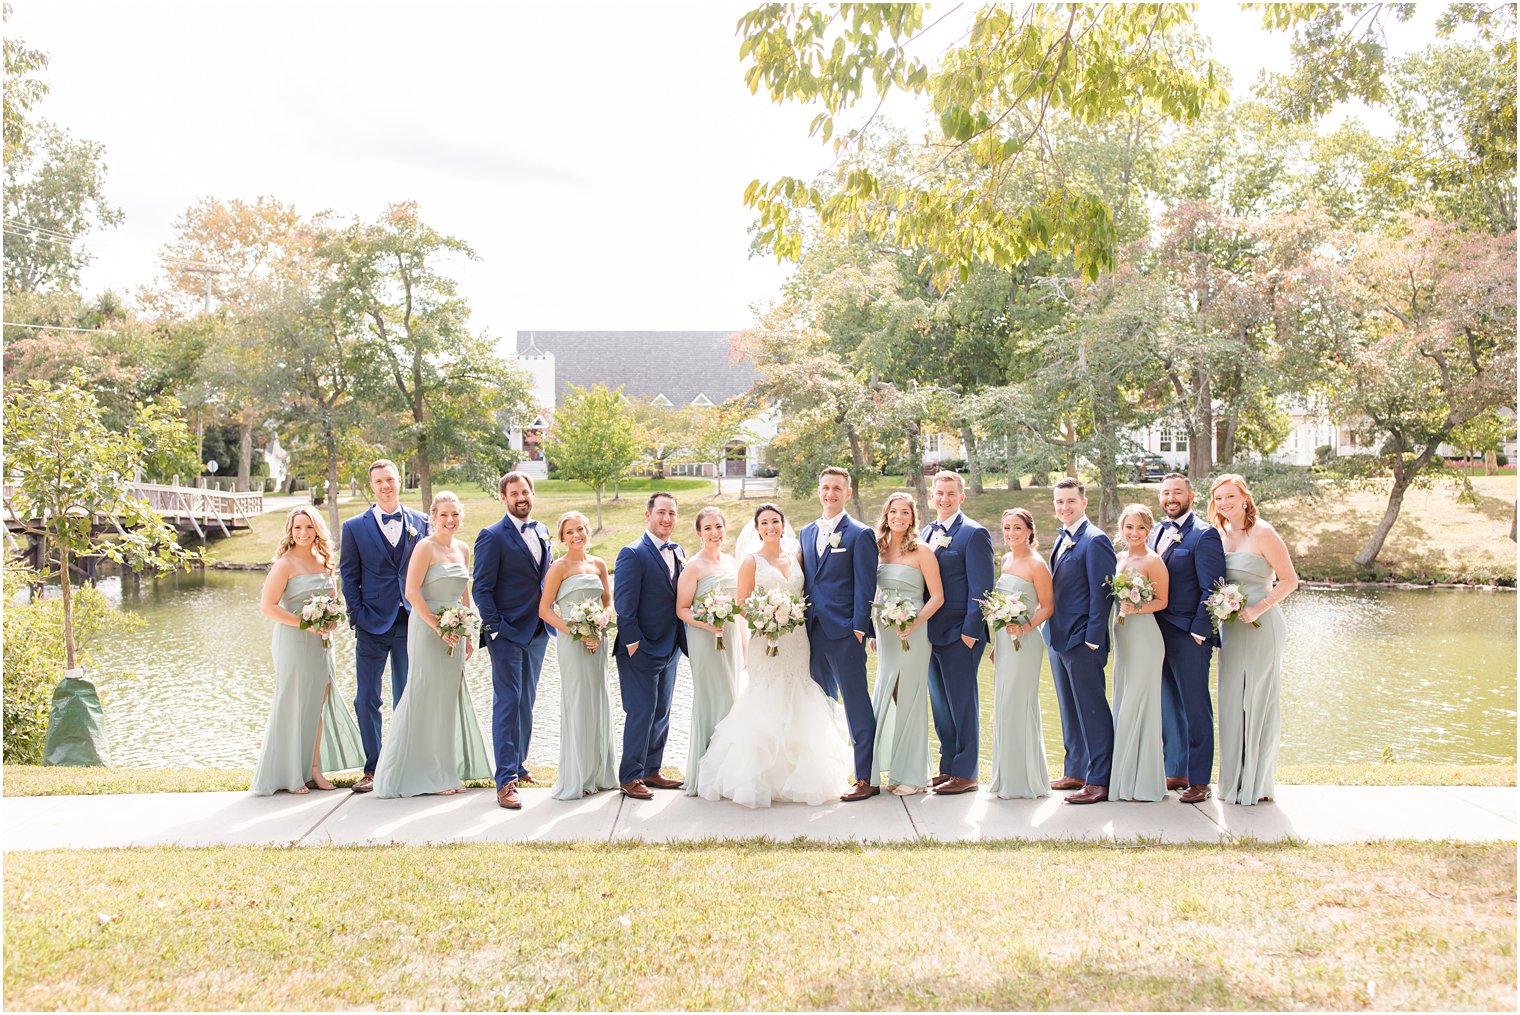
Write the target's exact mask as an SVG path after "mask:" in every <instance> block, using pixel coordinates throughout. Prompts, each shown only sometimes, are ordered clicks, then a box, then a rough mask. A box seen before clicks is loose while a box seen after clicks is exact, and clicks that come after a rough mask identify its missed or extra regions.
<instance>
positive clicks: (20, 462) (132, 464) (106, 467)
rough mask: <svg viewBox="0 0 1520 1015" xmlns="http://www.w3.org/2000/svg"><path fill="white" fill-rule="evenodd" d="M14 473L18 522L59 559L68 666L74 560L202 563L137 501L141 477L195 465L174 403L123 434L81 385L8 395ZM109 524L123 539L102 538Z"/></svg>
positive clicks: (142, 415)
mask: <svg viewBox="0 0 1520 1015" xmlns="http://www.w3.org/2000/svg"><path fill="white" fill-rule="evenodd" d="M5 409H6V412H5V448H6V468H7V470H8V472H9V473H10V475H11V476H12V477H13V480H14V482H15V484H16V493H15V496H14V498H13V501H14V503H15V506H16V511H17V513H18V514H19V515H20V516H21V517H23V518H26V519H28V522H27V525H28V529H27V531H28V532H29V534H32V535H35V536H39V537H41V538H42V539H44V540H45V541H46V542H47V544H48V545H49V546H50V548H51V549H52V550H54V551H56V552H57V554H58V580H59V585H60V587H61V589H62V593H63V597H62V598H63V638H64V649H65V653H64V659H65V663H66V664H67V667H68V668H69V669H73V668H74V667H75V666H76V665H77V659H78V656H77V652H76V631H75V626H74V613H73V602H74V587H73V581H72V578H71V575H70V564H71V562H72V560H73V559H74V558H77V557H84V556H105V557H109V558H110V559H112V560H115V561H118V562H120V563H126V564H129V565H130V566H132V567H134V568H136V569H138V570H148V571H153V572H162V571H170V570H175V569H177V568H182V567H188V566H189V565H190V564H192V563H194V562H196V561H198V560H200V559H201V557H200V554H199V553H197V552H194V551H189V550H186V549H184V548H183V547H181V546H180V545H179V543H178V541H177V539H176V536H175V533H174V530H173V529H171V528H170V527H169V526H168V525H166V524H165V523H164V521H163V520H162V519H161V518H159V517H158V515H157V514H156V513H155V512H154V511H153V509H152V508H151V507H150V506H149V505H148V503H147V502H146V501H143V500H141V499H139V498H138V497H136V496H135V495H134V494H133V493H132V481H133V477H134V476H136V475H137V474H138V473H139V472H143V471H148V470H163V469H166V468H172V467H173V465H174V463H175V462H180V463H184V462H187V461H193V460H194V454H195V452H194V449H193V445H192V442H191V439H190V435H189V433H187V432H186V430H185V424H184V421H183V420H182V419H181V417H180V407H179V404H178V403H177V402H175V401H174V400H172V399H166V400H164V401H162V402H159V403H155V404H149V405H144V406H142V407H140V409H139V410H138V413H137V418H136V420H135V421H134V423H133V425H132V426H131V427H130V428H128V429H127V430H125V431H123V432H113V431H111V430H108V429H107V428H106V427H105V426H104V425H103V424H102V423H101V421H100V406H99V404H98V403H97V402H96V400H95V396H94V395H93V394H91V393H90V392H89V391H87V390H85V389H83V388H82V387H80V386H79V383H78V381H77V379H76V380H75V381H73V382H65V383H60V384H49V383H47V382H45V381H31V382H29V383H27V384H25V385H23V386H21V387H19V388H12V389H11V390H10V391H7V392H6V398H5ZM102 519H103V520H104V521H105V522H106V524H107V525H109V526H110V528H111V529H112V530H114V532H109V531H101V530H100V527H99V525H98V523H99V521H100V520H102Z"/></svg>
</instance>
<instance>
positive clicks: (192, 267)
mask: <svg viewBox="0 0 1520 1015" xmlns="http://www.w3.org/2000/svg"><path fill="white" fill-rule="evenodd" d="M169 263H170V264H171V265H173V266H174V267H176V268H178V269H179V270H180V271H183V272H188V273H190V274H198V275H204V276H206V302H205V304H204V305H203V306H202V308H201V309H202V311H203V312H205V313H208V314H209V313H211V276H212V275H225V274H226V273H227V269H226V268H221V267H218V266H217V265H214V264H207V263H206V262H205V261H188V260H185V259H184V258H178V257H176V258H172V259H170V261H169Z"/></svg>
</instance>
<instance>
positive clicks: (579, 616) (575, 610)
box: [565, 599, 617, 652]
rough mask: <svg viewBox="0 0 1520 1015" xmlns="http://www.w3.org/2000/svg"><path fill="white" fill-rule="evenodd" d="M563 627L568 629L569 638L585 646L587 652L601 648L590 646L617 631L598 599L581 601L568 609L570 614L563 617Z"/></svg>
mask: <svg viewBox="0 0 1520 1015" xmlns="http://www.w3.org/2000/svg"><path fill="white" fill-rule="evenodd" d="M565 626H566V627H568V628H569V629H570V637H572V638H575V639H576V640H577V641H579V642H580V643H581V644H582V645H585V646H586V651H587V652H595V651H596V648H600V647H601V646H600V645H597V646H596V648H593V647H592V645H593V644H595V643H597V642H600V641H602V640H603V639H604V638H606V637H607V636H608V635H610V634H611V633H612V632H614V631H616V630H617V625H615V624H614V623H613V622H612V617H611V616H610V615H608V613H607V611H606V610H605V609H603V607H602V601H601V600H600V599H582V600H581V601H580V602H578V603H576V604H575V605H574V606H572V607H570V613H569V614H568V615H567V616H566V617H565Z"/></svg>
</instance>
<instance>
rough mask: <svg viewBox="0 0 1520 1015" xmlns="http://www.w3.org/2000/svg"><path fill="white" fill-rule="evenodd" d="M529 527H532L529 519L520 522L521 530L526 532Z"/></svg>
mask: <svg viewBox="0 0 1520 1015" xmlns="http://www.w3.org/2000/svg"><path fill="white" fill-rule="evenodd" d="M531 528H533V523H532V522H531V521H528V522H523V523H522V531H524V532H527V531H528V530H529V529H531Z"/></svg>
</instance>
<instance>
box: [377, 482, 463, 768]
mask: <svg viewBox="0 0 1520 1015" xmlns="http://www.w3.org/2000/svg"><path fill="white" fill-rule="evenodd" d="M463 522H464V507H463V506H462V505H461V504H460V503H459V498H458V497H457V496H455V495H454V494H453V493H451V492H450V491H448V490H444V491H442V492H440V493H439V494H437V495H436V496H435V497H434V498H433V503H432V505H431V506H430V507H429V508H428V523H429V528H430V531H429V533H428V535H427V536H425V537H424V538H423V539H421V540H419V541H418V543H417V546H416V548H415V549H414V550H413V551H412V560H411V563H410V564H409V565H408V566H407V569H406V601H407V602H408V603H409V604H411V608H412V609H411V618H410V619H409V620H408V621H407V627H406V645H407V657H408V675H407V679H406V693H405V694H403V695H402V696H401V704H400V705H398V706H396V714H395V717H394V718H393V719H392V720H391V732H390V736H389V738H387V740H386V746H385V750H384V751H382V752H381V753H380V764H379V765H378V766H377V767H376V769H375V795H376V796H379V797H403V796H421V795H422V794H424V793H433V794H438V795H440V796H446V795H448V794H451V793H459V792H462V791H463V787H462V786H461V785H460V781H461V780H464V779H490V778H491V776H492V767H491V764H490V761H489V759H488V758H487V757H486V745H485V741H484V739H483V738H482V737H481V735H480V719H479V717H478V716H477V715H476V714H475V705H474V703H472V702H471V701H470V691H469V688H468V687H467V686H465V681H464V666H465V663H466V662H468V661H469V658H470V656H471V654H473V653H474V651H475V646H474V645H473V644H471V642H470V641H469V640H468V639H461V638H460V637H459V636H458V635H449V636H446V637H445V636H443V635H441V634H440V633H439V631H438V615H439V614H440V613H442V612H443V611H444V610H447V609H448V608H449V607H451V606H458V605H460V604H461V603H463V604H464V605H465V606H471V605H473V604H472V603H471V602H470V547H469V544H468V543H465V542H464V541H462V540H458V539H455V538H454V537H455V536H456V535H458V533H459V527H460V525H461V524H463ZM450 649H452V650H453V651H452V654H451V653H450V651H449V650H450Z"/></svg>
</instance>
